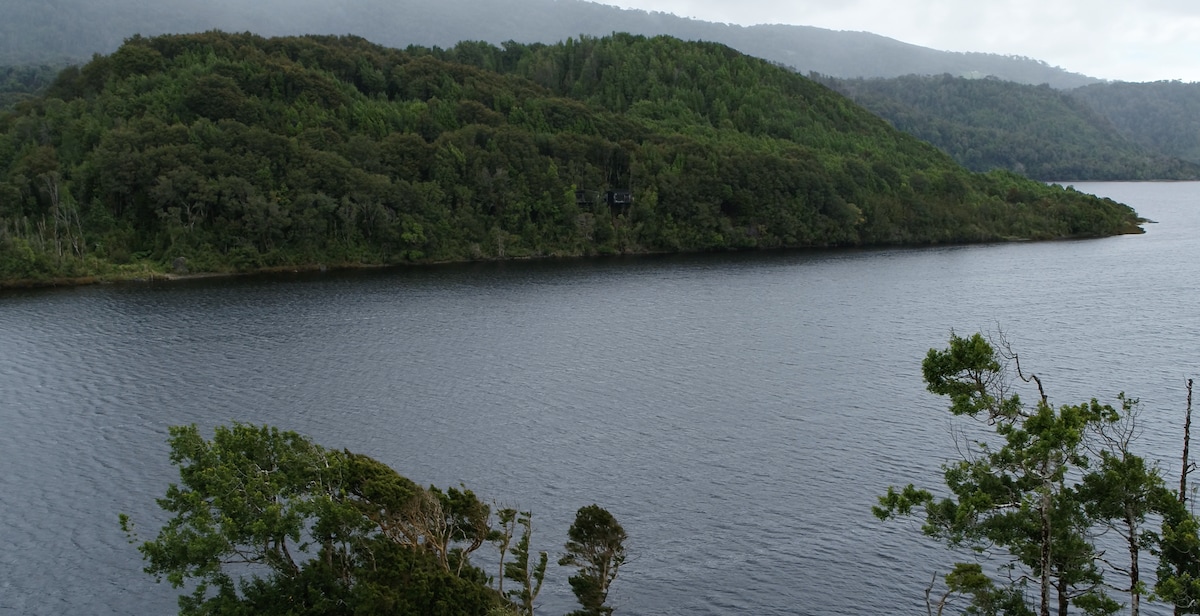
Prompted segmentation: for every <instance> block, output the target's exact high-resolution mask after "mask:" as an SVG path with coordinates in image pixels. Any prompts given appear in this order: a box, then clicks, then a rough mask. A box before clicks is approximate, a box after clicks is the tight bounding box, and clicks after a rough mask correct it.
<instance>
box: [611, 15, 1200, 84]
mask: <svg viewBox="0 0 1200 616" xmlns="http://www.w3.org/2000/svg"><path fill="white" fill-rule="evenodd" d="M599 1H600V2H601V3H603V4H609V5H615V6H621V7H623V8H637V9H642V10H646V11H662V12H665V13H674V14H676V15H679V16H681V17H694V18H696V19H702V20H705V21H718V22H726V23H735V24H742V25H752V24H760V23H784V24H796V25H801V26H817V27H821V28H829V29H832V30H861V31H865V32H874V33H875V34H882V35H883V36H888V37H891V38H894V39H897V40H901V41H904V42H906V43H912V44H914V45H921V46H923V47H931V48H934V49H941V50H947V51H983V52H990V53H999V54H1006V55H1019V56H1028V57H1030V58H1036V59H1038V60H1043V61H1045V62H1046V63H1048V64H1050V65H1052V66H1060V67H1062V68H1065V69H1067V70H1069V71H1072V72H1076V73H1083V74H1086V75H1090V76H1092V77H1099V78H1102V79H1112V80H1122V81H1158V80H1163V79H1179V80H1182V81H1200V0H793V1H787V0H599Z"/></svg>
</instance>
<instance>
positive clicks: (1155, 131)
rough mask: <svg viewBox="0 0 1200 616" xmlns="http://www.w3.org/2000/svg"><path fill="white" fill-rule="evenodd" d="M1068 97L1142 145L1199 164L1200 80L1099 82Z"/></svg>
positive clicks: (1075, 91) (1079, 89) (1073, 91)
mask: <svg viewBox="0 0 1200 616" xmlns="http://www.w3.org/2000/svg"><path fill="white" fill-rule="evenodd" d="M1071 96H1072V97H1075V98H1077V99H1079V100H1081V101H1083V102H1084V103H1086V104H1088V105H1089V106H1090V107H1092V108H1093V109H1095V110H1096V111H1097V112H1098V113H1100V114H1101V115H1103V116H1104V117H1105V118H1108V119H1109V120H1110V121H1111V122H1112V123H1113V125H1115V126H1116V127H1117V129H1118V130H1119V131H1121V133H1122V134H1123V135H1125V136H1126V137H1128V138H1129V139H1131V140H1133V141H1135V142H1137V143H1139V144H1141V145H1142V146H1144V147H1145V148H1147V149H1149V150H1151V151H1155V152H1161V153H1163V154H1166V155H1168V156H1174V157H1176V158H1181V159H1183V160H1187V161H1191V162H1193V163H1200V83H1183V82H1180V81H1157V82H1153V83H1120V82H1118V83H1102V84H1095V85H1091V86H1087V87H1083V88H1078V89H1076V90H1072V91H1071Z"/></svg>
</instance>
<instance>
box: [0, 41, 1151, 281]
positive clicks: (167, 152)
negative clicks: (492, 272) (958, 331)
mask: <svg viewBox="0 0 1200 616" xmlns="http://www.w3.org/2000/svg"><path fill="white" fill-rule="evenodd" d="M1142 222H1143V221H1141V220H1140V219H1139V218H1138V216H1137V214H1136V213H1135V212H1134V211H1133V210H1132V209H1131V208H1129V207H1127V206H1125V205H1122V204H1118V203H1116V202H1114V201H1112V200H1109V199H1101V198H1097V197H1093V196H1091V195H1086V194H1083V193H1080V192H1078V191H1075V190H1073V189H1071V188H1064V187H1062V186H1058V185H1046V184H1042V183H1039V182H1035V181H1032V180H1028V179H1025V178H1023V177H1020V176H1018V175H1016V174H1013V173H1009V172H1004V171H993V172H988V173H983V174H979V173H972V172H969V171H967V170H966V169H964V168H963V167H961V166H959V165H958V164H956V163H955V162H954V161H953V160H952V159H950V157H949V156H947V155H945V154H944V153H942V152H940V151H938V150H937V149H936V148H934V147H932V146H930V145H929V144H926V143H924V142H921V141H919V140H917V139H915V138H913V137H911V136H909V135H906V134H904V133H901V132H899V131H897V130H895V129H894V128H892V127H891V126H890V125H888V124H887V123H886V122H884V121H882V120H880V119H879V118H877V117H875V116H873V115H871V114H870V113H869V112H867V111H866V110H864V109H862V108H860V107H858V106H857V105H855V104H854V103H852V102H851V101H849V100H848V99H846V98H845V97H843V96H841V95H839V94H836V93H835V92H833V91H832V90H829V89H828V88H826V87H824V86H822V85H820V84H818V83H816V82H814V81H811V80H809V79H807V78H805V77H802V76H800V75H797V74H795V73H794V72H791V71H789V70H787V69H784V68H781V67H779V66H775V65H772V64H770V63H768V62H765V61H762V60H758V59H755V58H751V57H748V56H745V55H743V54H740V53H738V52H736V51H734V50H732V49H729V48H728V47H724V46H722V45H718V44H713V43H691V42H683V41H679V40H677V39H672V38H669V37H656V38H646V37H641V36H632V35H626V34H616V35H613V36H611V37H605V38H588V37H583V38H581V39H568V40H567V41H565V42H563V43H559V44H555V45H542V44H533V45H521V44H517V43H506V44H504V45H502V46H499V47H497V46H493V45H490V44H487V43H472V42H464V43H460V44H458V45H457V46H455V47H453V48H451V49H439V48H432V49H427V48H419V47H409V48H407V49H404V50H399V49H389V48H385V47H381V46H378V45H374V44H371V43H369V42H367V41H366V40H364V39H361V38H357V37H330V36H305V37H284V38H264V37H260V36H256V35H252V34H226V33H221V32H208V33H203V34H193V35H167V36H159V37H155V38H143V37H134V38H131V39H129V40H128V41H127V42H126V43H125V44H124V45H123V46H122V47H121V48H120V49H119V50H117V51H116V52H115V53H113V54H111V55H109V56H97V57H95V58H94V59H93V60H92V61H91V62H90V63H88V64H87V65H85V66H82V67H68V68H66V69H64V70H63V71H62V72H61V73H60V74H59V75H58V77H57V79H56V80H55V82H54V84H53V85H52V86H51V87H50V88H49V90H48V91H47V93H46V94H45V96H43V97H39V98H35V99H32V100H28V101H25V102H22V103H20V104H19V105H17V108H16V110H15V111H13V112H9V113H3V114H0V287H13V286H49V285H63V284H81V283H89V282H106V281H115V280H138V279H146V280H170V279H174V278H178V277H182V276H188V277H191V276H195V275H207V274H218V275H225V274H240V273H263V272H272V271H280V272H285V271H296V270H302V269H303V270H308V269H320V268H321V267H329V268H343V267H370V266H390V265H405V264H432V263H447V262H471V261H496V260H510V259H529V258H556V257H587V256H602V255H622V254H661V253H697V252H721V251H741V250H760V249H783V248H838V247H869V246H922V245H939V244H967V243H984V242H1000V241H1012V240H1050V239H1065V238H1085V237H1103V236H1110V235H1117V234H1123V233H1139V232H1141V229H1140V228H1139V225H1140V224H1141V223H1142ZM322 264H325V265H322Z"/></svg>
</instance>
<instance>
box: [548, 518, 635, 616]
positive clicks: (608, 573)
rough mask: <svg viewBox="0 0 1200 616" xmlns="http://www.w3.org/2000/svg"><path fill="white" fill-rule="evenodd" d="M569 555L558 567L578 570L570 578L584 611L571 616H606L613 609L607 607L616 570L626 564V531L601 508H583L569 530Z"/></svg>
mask: <svg viewBox="0 0 1200 616" xmlns="http://www.w3.org/2000/svg"><path fill="white" fill-rule="evenodd" d="M567 534H568V536H569V537H570V540H568V541H567V544H566V550H567V552H566V555H564V556H563V557H562V558H561V559H559V561H558V564H560V565H564V566H573V567H578V568H579V570H578V572H577V573H576V574H575V575H572V576H571V578H570V580H569V581H570V583H571V590H572V591H573V592H574V593H575V598H576V599H578V600H579V604H580V605H581V606H583V609H581V610H577V611H575V612H573V613H572V616H604V615H607V614H611V613H612V608H611V607H608V606H606V605H604V603H605V602H606V601H607V600H608V591H609V588H610V587H611V586H612V583H613V580H615V579H616V578H617V570H618V569H619V568H620V566H621V565H622V564H623V563H624V562H625V539H626V538H627V537H626V535H625V529H624V528H622V527H621V525H620V524H619V523H618V522H617V519H616V518H615V517H613V515H612V514H611V513H609V512H608V511H607V510H605V509H604V508H602V507H600V506H599V505H588V506H586V507H582V508H580V509H579V511H578V512H577V513H576V514H575V522H574V523H573V524H571V528H570V530H568V531H567Z"/></svg>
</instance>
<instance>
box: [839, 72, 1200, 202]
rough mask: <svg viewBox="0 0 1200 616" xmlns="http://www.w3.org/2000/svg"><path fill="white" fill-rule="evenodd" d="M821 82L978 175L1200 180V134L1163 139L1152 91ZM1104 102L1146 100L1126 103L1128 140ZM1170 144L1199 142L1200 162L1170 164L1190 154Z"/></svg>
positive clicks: (915, 80) (941, 81)
mask: <svg viewBox="0 0 1200 616" xmlns="http://www.w3.org/2000/svg"><path fill="white" fill-rule="evenodd" d="M822 81H823V82H824V83H826V84H828V85H829V86H830V87H832V88H834V89H836V90H838V91H839V92H841V93H842V94H845V95H846V96H849V97H850V98H852V99H854V101H855V102H857V103H859V104H860V105H863V106H864V107H866V108H867V109H869V110H871V111H872V112H874V113H876V114H878V115H879V116H880V117H883V118H885V119H887V120H888V121H889V122H891V123H892V124H893V125H894V126H895V127H896V128H899V129H900V130H903V131H905V132H907V133H909V134H912V135H914V136H916V137H919V138H921V139H923V140H925V141H928V142H929V143H931V144H933V145H935V146H937V147H938V148H940V149H942V150H943V151H945V152H946V153H948V154H950V155H951V156H953V157H954V159H955V160H956V161H958V162H959V163H961V164H962V165H964V166H965V167H967V168H968V169H971V170H973V171H988V170H991V169H1008V170H1011V171H1014V172H1016V173H1020V174H1022V175H1026V176H1028V177H1031V178H1034V179H1038V180H1045V181H1054V180H1195V179H1200V165H1198V164H1195V163H1196V162H1197V161H1200V142H1196V138H1195V137H1194V135H1195V134H1200V133H1196V132H1195V131H1193V132H1192V135H1187V134H1186V131H1184V132H1182V133H1174V134H1172V136H1170V137H1169V136H1168V135H1167V134H1165V133H1172V131H1170V130H1168V128H1167V125H1166V124H1163V123H1162V119H1163V116H1164V113H1155V114H1149V113H1146V110H1147V109H1149V108H1151V107H1152V105H1153V103H1151V100H1162V99H1155V97H1154V96H1153V94H1151V90H1150V89H1148V88H1147V86H1149V85H1150V84H1105V85H1095V86H1088V87H1087V88H1084V89H1083V90H1080V91H1079V92H1095V93H1096V95H1094V96H1092V97H1083V96H1079V95H1077V94H1076V93H1075V92H1070V93H1067V92H1062V91H1059V90H1053V89H1051V88H1049V87H1046V86H1041V87H1036V86H1029V85H1021V84H1018V83H1013V82H1008V81H1001V80H998V79H967V78H962V77H953V76H951V75H941V76H936V77H922V76H917V75H910V76H907V77H898V78H894V79H832V78H824V79H822ZM1106 92H1143V93H1146V94H1147V96H1138V97H1136V98H1135V101H1136V102H1127V103H1126V108H1125V109H1124V110H1123V111H1124V114H1123V116H1119V117H1124V118H1126V120H1125V123H1124V126H1125V127H1127V129H1126V130H1124V131H1119V130H1118V129H1117V126H1122V124H1121V123H1119V120H1118V117H1114V114H1113V113H1112V112H1111V111H1110V109H1108V108H1106V107H1104V106H1101V105H1100V104H1098V102H1099V101H1100V100H1104V99H1101V96H1102V94H1101V93H1106ZM1197 92H1200V91H1197ZM1114 98H1115V97H1112V96H1109V97H1108V100H1113V99H1114ZM1129 98H1130V97H1128V96H1127V97H1126V100H1127V101H1128V99H1129ZM1148 99H1151V100H1148ZM1185 100H1186V99H1185ZM1191 101H1192V102H1193V103H1194V104H1192V105H1190V108H1191V110H1193V111H1198V112H1200V96H1197V95H1195V94H1193V96H1192V98H1191ZM1093 106H1095V107H1096V108H1095V109H1094V108H1093ZM1110 106H1115V105H1110ZM1160 106H1166V105H1160ZM1187 108H1188V107H1184V106H1182V105H1181V106H1180V110H1181V111H1182V110H1183V109H1187ZM1183 115H1184V114H1174V115H1172V116H1171V117H1170V119H1169V120H1168V122H1169V123H1171V124H1173V125H1174V126H1181V125H1186V124H1187V123H1195V122H1197V120H1196V119H1195V118H1196V117H1200V116H1198V115H1195V114H1193V115H1192V116H1188V117H1182V116H1183ZM1114 123H1116V126H1114ZM1135 135H1142V136H1143V137H1145V138H1144V139H1139V138H1137V137H1135ZM1171 137H1174V139H1175V142H1176V143H1180V142H1185V141H1192V142H1196V143H1193V144H1192V147H1193V148H1195V150H1194V151H1192V152H1191V153H1192V154H1193V155H1196V156H1197V157H1196V158H1190V159H1188V160H1191V161H1192V162H1185V161H1183V160H1179V158H1172V156H1178V157H1181V158H1184V156H1182V155H1183V154H1185V153H1187V148H1186V147H1170V146H1166V143H1165V141H1166V140H1167V139H1170V138H1171ZM1163 146H1166V147H1163Z"/></svg>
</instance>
